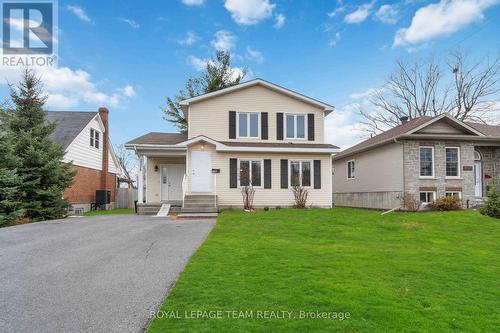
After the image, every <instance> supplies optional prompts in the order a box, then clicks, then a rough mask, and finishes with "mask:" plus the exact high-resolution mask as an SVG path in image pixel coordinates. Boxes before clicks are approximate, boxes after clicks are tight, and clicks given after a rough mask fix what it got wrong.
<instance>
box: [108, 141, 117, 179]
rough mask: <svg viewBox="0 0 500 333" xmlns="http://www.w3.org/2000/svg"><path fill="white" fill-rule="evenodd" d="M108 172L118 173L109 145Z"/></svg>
mask: <svg viewBox="0 0 500 333" xmlns="http://www.w3.org/2000/svg"><path fill="white" fill-rule="evenodd" d="M108 172H111V173H114V174H115V175H116V174H119V173H120V172H118V165H116V162H115V160H114V159H113V155H112V154H111V147H110V150H109V153H108Z"/></svg>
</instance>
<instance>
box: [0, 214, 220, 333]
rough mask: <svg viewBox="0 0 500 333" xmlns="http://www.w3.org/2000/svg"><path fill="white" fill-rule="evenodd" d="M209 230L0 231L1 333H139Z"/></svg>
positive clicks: (83, 223)
mask: <svg viewBox="0 0 500 333" xmlns="http://www.w3.org/2000/svg"><path fill="white" fill-rule="evenodd" d="M213 225H214V221H213V220H206V221H201V220H196V221H186V220H181V221H169V220H167V219H158V218H156V219H154V218H152V217H149V216H136V215H110V216H99V217H84V218H72V219H64V220H56V221H50V222H41V223H34V224H29V225H22V226H15V227H8V228H1V229H0V332H140V331H142V330H143V329H144V328H145V327H146V325H147V324H148V321H149V316H150V311H154V310H156V309H158V307H159V306H160V305H161V303H162V302H163V299H164V297H165V294H166V293H167V290H168V289H169V288H170V287H171V286H172V284H173V283H174V282H175V280H176V279H177V277H178V275H179V274H180V272H181V271H182V270H183V268H184V266H185V265H186V263H187V261H188V260H189V258H190V257H191V255H192V254H193V253H194V252H195V251H196V249H197V248H198V246H199V245H200V244H201V243H202V242H203V240H204V239H205V237H206V236H207V234H208V233H209V232H210V230H211V229H212V227H213Z"/></svg>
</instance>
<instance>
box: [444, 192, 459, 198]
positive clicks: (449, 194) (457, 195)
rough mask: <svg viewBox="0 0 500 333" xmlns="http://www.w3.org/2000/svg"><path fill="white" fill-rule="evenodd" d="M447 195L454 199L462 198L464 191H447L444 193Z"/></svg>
mask: <svg viewBox="0 0 500 333" xmlns="http://www.w3.org/2000/svg"><path fill="white" fill-rule="evenodd" d="M444 196H445V197H450V198H454V199H461V198H462V192H460V191H446V192H445V193H444Z"/></svg>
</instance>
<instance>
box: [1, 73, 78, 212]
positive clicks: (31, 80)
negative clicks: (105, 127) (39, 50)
mask: <svg viewBox="0 0 500 333" xmlns="http://www.w3.org/2000/svg"><path fill="white" fill-rule="evenodd" d="M10 95H11V98H12V102H13V103H14V106H15V107H14V110H13V112H12V115H11V116H10V117H9V119H8V122H7V124H6V125H7V137H10V138H11V139H12V142H13V145H12V147H13V149H12V150H13V151H12V152H13V154H14V155H15V156H16V157H18V158H19V163H18V165H19V166H18V168H17V173H18V174H19V175H22V176H23V181H22V184H21V185H20V186H19V188H18V192H19V193H21V194H22V198H21V199H22V201H23V206H24V209H25V210H26V217H28V218H30V219H32V220H47V219H54V218H60V217H63V216H64V215H65V214H66V210H67V208H68V205H69V204H68V202H67V201H66V200H64V199H63V191H64V190H65V189H66V188H67V187H69V186H70V185H71V183H72V180H73V176H74V173H73V172H72V171H71V170H70V168H69V165H68V164H65V163H61V161H62V159H63V157H64V148H63V147H62V146H61V145H59V144H57V143H55V142H53V141H52V140H51V139H50V137H49V136H50V135H51V134H52V132H53V131H54V129H55V126H56V124H53V123H48V122H47V120H46V113H45V111H44V110H43V105H44V103H45V101H46V96H45V95H44V94H43V93H42V88H41V82H40V79H39V78H38V77H36V76H35V74H34V73H33V72H32V71H29V70H25V71H24V72H23V78H22V80H21V82H20V83H19V85H18V87H17V88H16V87H13V86H10Z"/></svg>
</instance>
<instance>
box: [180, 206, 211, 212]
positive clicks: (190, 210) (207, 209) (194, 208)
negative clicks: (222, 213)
mask: <svg viewBox="0 0 500 333" xmlns="http://www.w3.org/2000/svg"><path fill="white" fill-rule="evenodd" d="M180 212H181V213H217V208H216V207H192V208H182V209H181V211H180Z"/></svg>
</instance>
